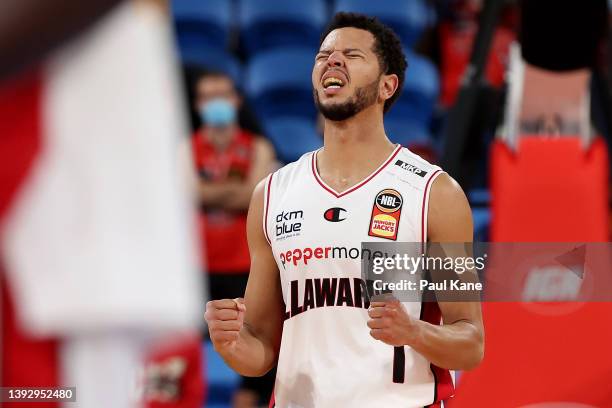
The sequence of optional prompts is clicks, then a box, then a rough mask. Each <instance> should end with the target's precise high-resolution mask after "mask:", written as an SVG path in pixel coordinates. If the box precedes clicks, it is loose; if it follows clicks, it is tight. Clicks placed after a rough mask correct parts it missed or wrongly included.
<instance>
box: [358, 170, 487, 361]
mask: <svg viewBox="0 0 612 408" xmlns="http://www.w3.org/2000/svg"><path fill="white" fill-rule="evenodd" d="M472 231H473V226H472V215H471V211H470V207H469V204H468V202H467V199H466V197H465V194H463V191H462V190H461V187H459V185H458V184H457V183H456V182H455V181H454V180H453V179H451V178H450V177H449V176H447V175H446V174H442V175H440V176H438V178H437V179H436V180H435V181H434V184H433V186H432V188H431V194H430V200H429V217H428V235H429V241H431V242H441V243H444V242H455V243H461V242H472V240H473V238H472ZM438 304H439V306H440V311H441V312H442V319H443V323H444V324H443V325H441V326H439V325H433V324H430V323H427V322H425V321H422V320H417V319H414V318H412V317H410V316H409V315H408V314H407V313H406V311H405V310H404V308H403V307H402V305H401V304H400V303H399V302H397V301H392V302H373V303H372V305H371V309H370V311H369V313H370V317H371V318H372V320H370V322H371V323H370V322H368V326H370V328H371V329H372V330H371V333H372V336H373V337H374V338H377V339H379V340H381V341H384V342H385V343H388V344H392V345H396V346H399V345H408V346H410V347H412V348H413V349H415V350H416V351H417V352H419V353H420V354H422V355H423V356H424V357H425V358H426V359H427V360H428V361H430V362H432V363H433V364H435V365H437V366H438V367H442V368H447V369H453V370H469V369H472V368H474V367H476V366H477V365H478V364H479V363H480V361H481V360H482V358H483V355H484V333H483V325H482V314H481V309H480V303H478V302H439V303H438Z"/></svg>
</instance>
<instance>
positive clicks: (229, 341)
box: [204, 298, 246, 351]
mask: <svg viewBox="0 0 612 408" xmlns="http://www.w3.org/2000/svg"><path fill="white" fill-rule="evenodd" d="M245 311H246V305H245V304H244V299H242V298H236V299H222V300H211V301H210V302H208V303H206V313H204V318H205V319H206V322H207V323H208V332H209V333H210V339H211V340H212V342H213V345H214V347H215V349H216V350H217V351H221V350H222V349H228V348H232V347H233V346H234V345H235V344H236V341H237V340H238V336H239V335H240V330H241V329H242V325H243V324H244V312H245Z"/></svg>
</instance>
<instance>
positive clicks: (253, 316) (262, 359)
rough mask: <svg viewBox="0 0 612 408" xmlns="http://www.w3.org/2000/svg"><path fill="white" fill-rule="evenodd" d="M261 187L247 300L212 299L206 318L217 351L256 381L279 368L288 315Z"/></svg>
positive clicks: (252, 220) (254, 203)
mask: <svg viewBox="0 0 612 408" xmlns="http://www.w3.org/2000/svg"><path fill="white" fill-rule="evenodd" d="M263 183H264V182H263V181H262V182H260V183H259V184H258V185H257V187H256V188H255V191H254V193H253V198H252V200H251V205H250V208H249V216H248V221H247V235H248V240H249V250H250V253H251V271H250V274H249V281H248V284H247V288H246V294H245V298H244V301H242V300H241V299H240V300H231V299H224V300H213V301H211V302H208V304H207V305H206V315H205V317H206V321H207V322H208V328H209V331H210V337H211V340H212V342H213V344H214V346H215V349H216V350H217V351H218V352H219V353H220V354H221V356H222V357H223V359H224V360H225V362H226V363H227V364H228V365H229V366H230V367H231V368H233V369H234V370H235V371H236V372H238V373H239V374H242V375H246V376H252V377H256V376H262V375H264V374H265V373H267V372H268V371H269V370H270V369H271V368H272V367H273V366H274V364H275V363H276V360H277V358H278V350H279V348H280V339H281V334H282V324H283V310H284V306H283V301H282V292H281V286H280V279H279V273H278V268H277V266H276V262H275V261H274V256H273V255H272V250H271V248H270V245H269V244H268V241H267V240H266V238H265V236H264V232H263V227H262V217H263V206H264V197H263V190H264V189H263ZM243 322H244V323H243Z"/></svg>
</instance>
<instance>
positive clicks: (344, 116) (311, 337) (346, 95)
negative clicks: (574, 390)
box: [205, 13, 484, 408]
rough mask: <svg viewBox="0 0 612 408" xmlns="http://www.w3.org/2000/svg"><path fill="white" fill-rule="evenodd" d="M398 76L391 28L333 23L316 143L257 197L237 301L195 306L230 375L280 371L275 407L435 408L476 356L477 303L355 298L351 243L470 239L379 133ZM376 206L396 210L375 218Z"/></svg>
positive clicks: (479, 333) (441, 195)
mask: <svg viewBox="0 0 612 408" xmlns="http://www.w3.org/2000/svg"><path fill="white" fill-rule="evenodd" d="M287 63H291V61H287ZM405 69H406V61H405V58H404V55H403V53H402V47H401V44H400V42H399V40H398V38H397V37H396V35H395V34H394V33H393V32H392V31H391V30H390V29H389V28H387V27H386V26H384V25H382V24H381V23H380V22H379V21H378V20H376V19H374V18H369V17H366V16H363V15H357V14H350V13H339V14H337V15H336V16H335V17H334V19H333V21H332V22H331V24H330V25H329V27H328V28H327V30H326V31H325V32H324V34H323V36H322V42H321V45H320V49H319V52H318V53H317V54H316V57H315V60H314V68H313V71H312V84H313V88H314V99H315V103H316V105H317V107H318V109H319V111H320V112H321V113H322V114H323V116H324V117H325V126H324V128H325V130H324V147H323V148H322V149H320V150H318V151H316V152H312V153H307V154H305V155H304V156H302V157H301V158H300V159H299V160H298V161H297V162H295V163H291V164H289V165H287V166H285V167H284V168H282V169H280V170H278V171H277V172H275V173H273V174H271V175H270V176H269V177H268V178H267V179H265V180H264V182H262V183H260V185H259V186H258V187H257V188H256V190H255V191H254V194H253V198H252V201H251V206H250V210H249V216H248V225H247V229H248V238H249V247H250V251H251V262H252V263H251V272H250V277H249V281H248V285H247V289H246V295H245V299H244V301H243V300H242V299H235V300H231V299H225V300H214V301H211V302H209V303H208V305H207V311H206V316H205V317H206V319H207V321H208V326H209V331H210V335H211V339H212V341H213V343H214V346H215V348H216V350H217V351H218V352H219V353H220V354H221V355H222V357H223V358H224V360H225V361H226V362H227V363H228V364H229V365H230V366H231V367H232V368H233V369H234V370H236V371H237V372H239V373H241V374H243V375H247V376H260V375H262V374H264V373H266V372H267V371H268V370H269V369H270V368H271V367H272V366H273V365H274V364H275V363H277V364H278V367H277V377H276V384H275V390H274V396H273V397H274V399H275V402H274V404H275V405H274V406H276V407H282V408H286V407H317V408H321V407H385V408H387V407H423V406H437V407H440V406H441V401H443V400H446V399H448V398H449V397H450V396H451V395H452V394H453V384H452V380H451V376H450V374H449V371H448V370H466V369H471V368H474V367H475V366H477V365H478V364H479V362H480V361H481V359H482V357H483V349H484V346H483V328H482V319H481V313H480V305H479V304H478V303H475V302H474V303H468V302H454V303H439V304H436V303H432V302H430V303H423V304H421V303H417V302H412V303H400V302H399V301H397V300H389V301H384V302H383V301H380V302H372V303H371V304H368V302H365V301H362V300H363V299H362V287H361V284H360V283H359V282H360V281H361V279H360V278H361V273H360V259H359V258H357V259H352V256H351V255H350V254H351V253H353V252H354V251H355V250H358V249H359V248H360V246H361V242H363V241H378V242H392V241H398V242H400V241H404V242H426V241H427V240H429V241H433V242H469V241H472V220H471V213H470V208H469V205H468V202H467V200H466V197H465V195H464V194H463V192H462V191H461V188H460V187H459V186H458V185H457V183H456V182H455V181H453V180H452V179H451V178H450V177H449V176H448V175H447V174H445V173H444V172H442V171H441V170H440V168H438V167H436V166H433V165H431V164H429V163H428V162H426V161H424V160H423V159H421V158H420V157H418V156H416V155H415V154H413V153H411V152H410V151H408V150H407V149H405V148H402V147H401V146H397V145H393V144H392V143H391V142H390V141H389V139H388V138H387V136H386V135H385V131H384V127H383V115H384V113H385V112H386V111H387V110H388V109H389V108H390V107H391V105H392V104H393V102H394V101H395V100H396V99H397V97H398V94H399V90H400V89H401V88H402V83H403V81H404V71H405ZM289 137H290V135H288V138H289ZM383 196H384V198H385V199H386V202H395V203H396V205H395V206H394V208H392V209H391V211H390V212H388V213H387V214H386V215H388V216H387V217H378V215H380V214H378V213H377V212H376V208H375V202H376V199H377V197H378V198H380V197H383ZM390 197H391V199H390ZM382 221H384V222H382ZM441 319H442V321H443V322H444V324H442V325H440V322H441Z"/></svg>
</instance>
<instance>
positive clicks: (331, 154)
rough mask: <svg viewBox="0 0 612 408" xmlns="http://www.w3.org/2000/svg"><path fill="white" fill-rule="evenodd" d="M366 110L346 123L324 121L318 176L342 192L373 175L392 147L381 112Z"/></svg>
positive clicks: (371, 109) (318, 160) (318, 157)
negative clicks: (322, 145)
mask: <svg viewBox="0 0 612 408" xmlns="http://www.w3.org/2000/svg"><path fill="white" fill-rule="evenodd" d="M373 108H374V106H372V107H370V108H366V109H364V110H363V111H361V112H359V113H358V114H357V115H355V116H353V117H351V118H350V119H348V120H345V121H341V122H336V121H331V120H328V119H326V120H325V130H324V147H323V150H322V151H320V152H319V154H318V155H317V168H318V170H319V175H320V176H321V178H322V179H323V181H325V182H326V183H327V184H328V185H329V186H330V187H332V188H334V189H335V190H336V191H338V192H341V191H344V190H347V189H349V188H351V187H352V186H354V185H356V184H358V183H359V182H360V181H362V180H363V179H365V178H366V177H367V176H368V175H370V174H371V173H372V172H374V171H375V170H376V169H377V168H378V167H379V166H380V165H381V164H382V163H383V162H384V161H385V160H386V159H387V158H388V157H389V155H390V154H391V153H392V152H393V149H394V148H395V146H394V145H393V144H392V143H391V142H390V141H389V139H388V138H387V136H386V135H385V129H384V125H383V118H382V112H380V110H378V109H373Z"/></svg>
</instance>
